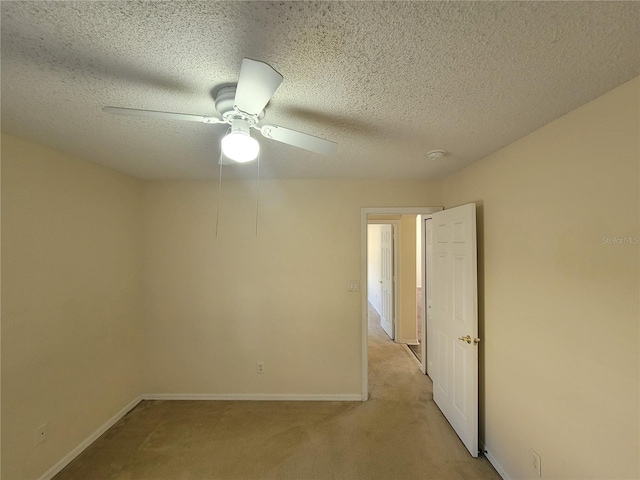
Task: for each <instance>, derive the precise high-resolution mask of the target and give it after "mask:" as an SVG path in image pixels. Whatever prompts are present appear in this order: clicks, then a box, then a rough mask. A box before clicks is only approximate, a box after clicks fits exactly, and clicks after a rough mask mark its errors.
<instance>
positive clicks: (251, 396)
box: [142, 393, 362, 402]
mask: <svg viewBox="0 0 640 480" xmlns="http://www.w3.org/2000/svg"><path fill="white" fill-rule="evenodd" d="M142 398H143V399H144V400H258V401H296V402H299V401H305V402H360V401H362V395H361V394H360V393H353V394H351V393H347V394H304V393H300V394H297V393H285V394H283V393H147V394H144V395H142Z"/></svg>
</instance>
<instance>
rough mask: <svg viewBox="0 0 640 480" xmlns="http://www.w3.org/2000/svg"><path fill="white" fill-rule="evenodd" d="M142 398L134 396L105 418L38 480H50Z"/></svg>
mask: <svg viewBox="0 0 640 480" xmlns="http://www.w3.org/2000/svg"><path fill="white" fill-rule="evenodd" d="M142 400H144V399H143V397H142V396H140V397H137V398H134V399H133V400H131V401H130V402H129V403H128V404H127V405H126V406H125V407H124V408H122V409H121V410H120V411H119V412H118V413H116V414H115V415H114V416H113V417H111V418H110V419H109V420H107V421H106V422H105V423H104V424H103V425H102V426H101V427H100V428H98V429H97V430H96V431H95V432H93V433H92V434H91V435H89V436H88V437H87V438H85V439H84V441H83V442H82V443H80V444H79V445H78V446H77V447H76V448H74V449H73V450H71V451H70V452H69V453H67V454H66V455H65V456H64V457H62V458H61V459H60V460H59V461H58V462H57V463H56V464H55V465H54V466H53V467H51V468H50V469H49V470H47V471H46V472H44V474H42V476H41V477H40V478H39V479H38V480H51V479H52V478H53V477H54V476H56V475H57V474H58V473H60V472H61V471H62V469H63V468H64V467H66V466H67V465H69V464H70V463H71V462H72V461H73V460H75V459H76V457H77V456H78V455H80V454H81V453H82V452H83V451H84V450H85V449H86V448H87V447H89V446H90V445H91V444H92V443H93V442H95V441H96V440H97V439H98V438H100V436H101V435H102V434H104V433H105V432H106V431H107V430H109V429H110V428H111V427H113V426H114V425H115V424H116V423H117V422H118V421H119V420H120V419H121V418H122V417H124V416H125V415H126V414H127V413H129V412H130V411H131V410H133V409H134V408H135V407H136V406H137V405H138V404H139V403H140V402H141V401H142Z"/></svg>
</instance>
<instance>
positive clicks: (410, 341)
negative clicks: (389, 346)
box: [396, 338, 420, 345]
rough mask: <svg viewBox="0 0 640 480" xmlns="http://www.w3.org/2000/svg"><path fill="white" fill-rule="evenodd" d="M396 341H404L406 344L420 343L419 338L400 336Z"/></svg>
mask: <svg viewBox="0 0 640 480" xmlns="http://www.w3.org/2000/svg"><path fill="white" fill-rule="evenodd" d="M396 343H404V344H406V345H420V342H419V341H418V339H417V338H399V339H398V340H396Z"/></svg>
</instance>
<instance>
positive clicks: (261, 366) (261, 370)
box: [257, 362, 264, 373]
mask: <svg viewBox="0 0 640 480" xmlns="http://www.w3.org/2000/svg"><path fill="white" fill-rule="evenodd" d="M257 372H258V373H264V362H258V365H257Z"/></svg>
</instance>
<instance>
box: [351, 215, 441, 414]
mask: <svg viewBox="0 0 640 480" xmlns="http://www.w3.org/2000/svg"><path fill="white" fill-rule="evenodd" d="M441 210H443V207H363V208H361V209H360V285H363V286H364V288H362V289H361V290H360V296H361V300H360V314H361V316H362V319H361V320H362V333H361V336H362V339H361V350H362V359H361V362H362V401H363V402H364V401H366V400H368V399H369V364H368V362H369V345H368V344H369V324H368V321H367V317H368V315H367V312H368V308H367V302H368V298H369V297H368V295H369V292H367V290H368V285H367V215H430V214H432V213H435V212H439V211H441Z"/></svg>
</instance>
